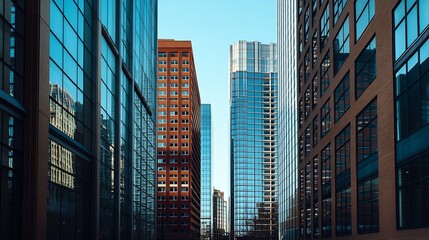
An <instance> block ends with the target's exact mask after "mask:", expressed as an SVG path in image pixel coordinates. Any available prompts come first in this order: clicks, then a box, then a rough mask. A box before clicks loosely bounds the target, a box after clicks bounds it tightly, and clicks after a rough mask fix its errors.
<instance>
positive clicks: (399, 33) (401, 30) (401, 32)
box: [395, 21, 406, 60]
mask: <svg viewBox="0 0 429 240" xmlns="http://www.w3.org/2000/svg"><path fill="white" fill-rule="evenodd" d="M405 36H406V33H405V21H403V22H402V23H401V24H400V25H399V26H398V28H397V29H396V30H395V60H398V58H399V57H400V56H401V55H402V53H403V52H404V51H405Z"/></svg>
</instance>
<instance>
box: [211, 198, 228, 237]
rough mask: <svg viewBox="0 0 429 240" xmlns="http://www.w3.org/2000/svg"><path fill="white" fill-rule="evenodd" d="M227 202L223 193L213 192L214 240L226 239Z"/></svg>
mask: <svg viewBox="0 0 429 240" xmlns="http://www.w3.org/2000/svg"><path fill="white" fill-rule="evenodd" d="M227 222H228V221H227V202H226V201H225V193H224V192H221V191H220V190H217V189H214V190H213V238H212V239H214V240H220V239H227V234H226V229H227V226H226V224H227Z"/></svg>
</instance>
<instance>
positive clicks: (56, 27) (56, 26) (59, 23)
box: [50, 0, 64, 40]
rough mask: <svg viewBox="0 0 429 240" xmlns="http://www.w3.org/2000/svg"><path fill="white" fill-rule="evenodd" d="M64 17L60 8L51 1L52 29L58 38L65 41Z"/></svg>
mask: <svg viewBox="0 0 429 240" xmlns="http://www.w3.org/2000/svg"><path fill="white" fill-rule="evenodd" d="M63 19H64V18H63V15H62V13H61V12H60V10H59V9H58V7H57V6H56V5H55V4H53V3H52V0H51V16H50V27H51V31H52V32H53V33H54V34H55V35H56V36H57V37H58V39H60V40H62V39H63Z"/></svg>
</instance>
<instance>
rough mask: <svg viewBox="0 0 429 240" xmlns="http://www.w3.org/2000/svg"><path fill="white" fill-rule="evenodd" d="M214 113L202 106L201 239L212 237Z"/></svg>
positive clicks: (206, 105) (206, 106)
mask: <svg viewBox="0 0 429 240" xmlns="http://www.w3.org/2000/svg"><path fill="white" fill-rule="evenodd" d="M212 136H213V134H212V112H211V105H210V104H201V239H207V240H210V239H211V236H212V207H213V204H212Z"/></svg>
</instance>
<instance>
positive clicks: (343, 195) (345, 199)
mask: <svg viewBox="0 0 429 240" xmlns="http://www.w3.org/2000/svg"><path fill="white" fill-rule="evenodd" d="M351 212H352V210H351V189H350V187H348V188H345V189H343V190H340V191H337V194H336V215H335V216H336V233H337V236H345V235H350V234H351V233H352V218H351Z"/></svg>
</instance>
